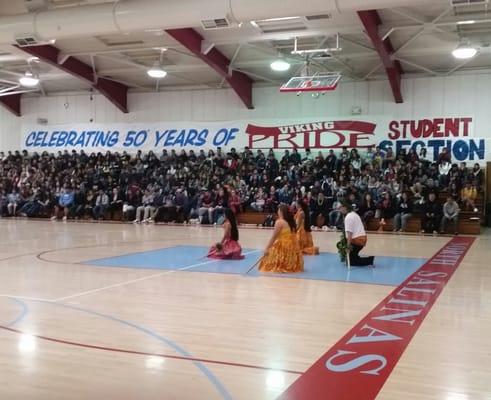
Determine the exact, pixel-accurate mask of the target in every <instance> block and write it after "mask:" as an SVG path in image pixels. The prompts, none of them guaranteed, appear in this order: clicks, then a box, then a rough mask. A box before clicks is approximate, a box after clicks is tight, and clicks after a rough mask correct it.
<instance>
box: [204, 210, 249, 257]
mask: <svg viewBox="0 0 491 400" xmlns="http://www.w3.org/2000/svg"><path fill="white" fill-rule="evenodd" d="M223 230H224V234H223V239H222V241H221V242H220V243H217V244H215V245H214V246H212V247H211V249H210V251H209V252H208V258H217V259H222V260H225V259H226V260H242V259H243V258H244V256H243V255H242V248H241V247H240V244H239V230H238V229H237V220H236V219H235V214H234V213H233V212H232V210H231V209H230V208H226V209H225V221H224V223H223Z"/></svg>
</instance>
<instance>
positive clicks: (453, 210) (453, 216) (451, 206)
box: [440, 196, 460, 235]
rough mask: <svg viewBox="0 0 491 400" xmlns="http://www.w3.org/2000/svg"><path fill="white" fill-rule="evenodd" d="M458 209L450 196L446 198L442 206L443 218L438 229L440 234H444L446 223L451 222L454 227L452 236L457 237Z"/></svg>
mask: <svg viewBox="0 0 491 400" xmlns="http://www.w3.org/2000/svg"><path fill="white" fill-rule="evenodd" d="M459 212H460V208H459V205H458V204H457V202H456V201H455V200H454V198H453V197H452V196H448V197H447V202H446V203H445V204H444V205H443V218H442V224H441V227H440V233H445V228H446V226H447V223H448V222H452V224H453V226H454V234H455V235H458V234H459V232H458V226H459Z"/></svg>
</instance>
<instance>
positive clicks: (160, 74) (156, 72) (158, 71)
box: [147, 62, 167, 79]
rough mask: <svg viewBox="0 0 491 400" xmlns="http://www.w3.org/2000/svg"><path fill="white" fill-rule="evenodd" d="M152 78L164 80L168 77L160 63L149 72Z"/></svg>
mask: <svg viewBox="0 0 491 400" xmlns="http://www.w3.org/2000/svg"><path fill="white" fill-rule="evenodd" d="M147 75H148V76H149V77H150V78H154V79H162V78H165V77H166V76H167V72H166V71H164V70H163V69H162V67H161V66H160V63H159V62H156V63H155V64H154V66H153V67H152V68H150V69H149V70H148V71H147Z"/></svg>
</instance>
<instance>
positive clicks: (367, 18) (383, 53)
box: [358, 10, 404, 103]
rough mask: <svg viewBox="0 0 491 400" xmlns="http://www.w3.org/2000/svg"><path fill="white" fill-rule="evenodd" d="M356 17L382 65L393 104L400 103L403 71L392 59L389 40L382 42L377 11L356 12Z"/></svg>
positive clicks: (380, 22)
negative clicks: (390, 90)
mask: <svg viewBox="0 0 491 400" xmlns="http://www.w3.org/2000/svg"><path fill="white" fill-rule="evenodd" d="M358 16H359V18H360V20H361V22H362V24H363V26H364V27H365V31H366V33H367V35H368V36H369V37H370V40H371V41H372V44H373V46H374V47H375V49H376V50H377V52H378V54H379V56H380V59H381V60H382V63H383V64H384V67H385V71H386V73H387V77H388V78H389V83H390V87H391V89H392V94H393V96H394V100H395V102H396V103H402V102H403V99H402V90H401V75H402V74H403V73H404V71H403V70H402V67H401V64H400V63H399V62H398V61H396V60H393V59H392V55H393V54H394V47H393V46H392V43H391V42H390V39H389V38H387V39H386V40H382V38H381V37H380V34H379V26H380V25H381V24H382V21H381V20H380V16H379V14H378V12H377V10H368V11H358Z"/></svg>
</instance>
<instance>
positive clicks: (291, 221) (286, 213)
mask: <svg viewBox="0 0 491 400" xmlns="http://www.w3.org/2000/svg"><path fill="white" fill-rule="evenodd" d="M279 209H280V211H281V214H282V215H283V219H284V220H285V221H286V222H287V223H288V226H289V227H290V230H291V231H292V232H296V231H297V224H296V223H295V218H294V217H293V214H292V213H291V212H290V208H288V206H287V205H286V204H281V205H280V207H279Z"/></svg>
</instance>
